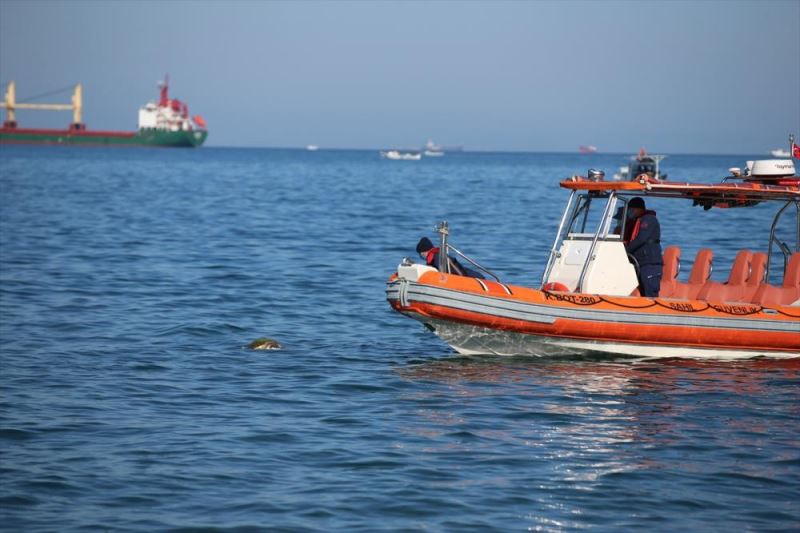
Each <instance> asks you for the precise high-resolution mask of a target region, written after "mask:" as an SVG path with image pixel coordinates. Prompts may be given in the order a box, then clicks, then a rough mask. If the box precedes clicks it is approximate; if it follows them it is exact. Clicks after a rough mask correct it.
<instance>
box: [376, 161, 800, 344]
mask: <svg viewBox="0 0 800 533" xmlns="http://www.w3.org/2000/svg"><path fill="white" fill-rule="evenodd" d="M731 172H732V175H731V176H729V177H727V178H725V179H724V180H723V181H722V182H721V183H717V184H701V183H674V182H667V181H665V180H659V179H655V178H652V177H650V176H648V175H645V174H642V175H640V176H636V177H634V178H633V179H632V180H631V181H626V182H620V181H605V179H604V174H603V173H602V172H600V171H593V170H590V171H589V176H588V177H580V176H574V177H572V178H569V179H567V180H564V181H561V182H560V185H561V187H563V188H566V189H569V190H571V191H572V192H571V195H570V197H569V199H568V200H567V204H566V206H565V209H564V212H563V215H562V218H561V222H560V225H559V228H558V232H557V234H556V238H555V241H554V243H553V247H552V248H551V252H550V254H549V258H548V261H547V266H546V268H545V271H544V275H543V277H542V283H541V285H540V286H539V287H538V288H527V287H520V286H516V285H509V284H505V283H502V282H500V280H499V279H497V277H496V276H494V274H491V272H489V271H488V270H486V269H484V268H483V267H481V266H480V265H478V264H477V263H476V262H474V261H473V260H471V259H470V258H468V257H467V256H465V255H464V254H462V253H461V252H460V251H458V250H457V249H456V248H455V247H453V246H452V245H450V244H449V243H448V242H447V240H448V233H449V232H448V228H447V223H446V222H443V223H442V224H440V226H439V228H438V229H439V232H440V234H441V245H440V249H441V250H445V251H446V253H448V254H457V255H459V256H461V258H463V259H466V260H467V261H469V262H470V263H472V264H473V265H474V266H476V267H477V268H479V269H481V270H483V271H484V272H487V273H488V274H490V275H491V276H493V277H495V278H496V281H491V280H489V279H479V278H473V277H465V276H459V275H455V274H452V273H450V272H448V266H447V265H448V261H440V264H441V265H442V267H441V269H440V270H436V269H434V268H432V267H430V266H427V265H421V264H415V263H414V262H412V261H411V260H410V259H408V258H406V259H404V260H403V262H402V263H401V264H400V265H399V266H398V268H397V272H395V273H394V274H393V275H392V276H391V277H390V278H389V280H388V282H387V287H386V296H387V299H388V301H389V303H390V305H391V306H392V307H393V308H394V309H395V310H396V311H398V312H400V313H402V314H404V315H406V316H409V317H411V318H414V319H416V320H419V321H420V322H422V323H423V324H424V325H425V326H426V327H427V328H428V329H429V330H431V331H432V332H434V333H435V334H436V335H438V336H439V337H440V338H441V339H442V340H443V341H445V342H446V343H447V344H449V345H450V346H452V347H453V348H454V349H455V350H456V351H458V352H459V353H462V354H498V355H536V356H552V355H574V354H587V353H598V352H599V353H612V354H622V355H630V356H639V357H695V358H727V359H736V358H750V357H758V356H766V357H774V358H788V357H798V356H800V177H798V176H795V169H794V165H793V163H792V161H791V160H770V161H756V162H749V163H748V167H747V169H746V170H745V171H744V172H742V171H739V169H731ZM634 196H643V197H658V198H672V199H676V200H683V201H687V200H688V201H691V202H693V203H694V205H699V206H702V207H703V208H704V209H711V208H720V207H722V208H733V207H736V208H747V207H750V206H753V205H755V204H758V203H762V202H769V203H771V204H773V205H775V207H776V214H775V217H774V219H773V223H772V227H771V229H770V232H769V240H768V241H767V249H766V250H765V251H756V252H753V251H751V250H741V251H739V252H738V254H737V256H736V259H735V261H734V264H733V267H732V268H731V272H730V276H729V278H728V281H727V283H718V282H714V281H711V280H709V276H710V271H711V262H712V256H713V254H712V252H711V250H708V249H702V250H700V251H699V253H698V254H697V258H696V260H695V262H694V265H693V268H692V271H691V273H690V276H689V279H688V281H687V282H681V281H678V272H679V268H680V267H679V265H680V248H678V247H676V246H669V247H666V248H665V249H664V254H663V255H664V267H663V274H662V282H661V290H660V293H659V296H658V297H655V298H647V297H642V296H639V292H638V280H637V274H636V267H635V265H634V264H632V262H631V260H630V259H629V257H628V255H627V254H626V251H625V246H624V244H623V242H622V238H621V237H620V235H616V234H614V232H613V230H612V228H613V226H614V218H613V215H614V213H615V210H616V209H617V208H618V207H622V208H623V209H627V204H628V201H629V200H630V199H631V198H632V197H634ZM787 215H789V216H791V215H794V217H795V218H796V223H795V224H793V226H794V227H796V228H797V229H796V231H793V233H795V235H793V236H790V237H789V238H788V239H786V238H785V236H784V239H783V240H781V238H779V236H778V235H776V228H777V227H779V221H780V219H781V218H782V217H784V216H787ZM623 218H624V217H623ZM780 227H783V226H780ZM621 233H622V235H624V234H625V233H624V230H623V231H622V232H621ZM787 240H788V241H789V242H792V241H793V242H794V246H793V247H790V246H789V245H787V244H786V242H787ZM780 259H782V260H780ZM781 270H782V271H783V272H782V280H783V282H782V283H781V284H779V285H778V284H770V283H768V282H767V280H770V279H772V278H776V277H777V275H778V272H780V271H781ZM771 271H773V276H772V278H770V272H771Z"/></svg>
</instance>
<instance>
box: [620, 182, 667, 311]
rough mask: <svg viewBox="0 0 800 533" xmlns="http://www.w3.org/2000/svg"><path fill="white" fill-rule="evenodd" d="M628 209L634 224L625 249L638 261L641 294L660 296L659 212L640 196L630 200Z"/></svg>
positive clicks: (661, 263)
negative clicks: (652, 208)
mask: <svg viewBox="0 0 800 533" xmlns="http://www.w3.org/2000/svg"><path fill="white" fill-rule="evenodd" d="M628 212H629V213H630V214H631V220H629V221H628V224H632V225H633V230H632V231H631V238H630V241H629V242H627V243H626V244H625V251H627V252H628V253H629V254H630V255H631V256H633V258H634V259H635V260H636V264H637V266H638V274H639V292H640V293H641V295H642V296H650V297H655V296H658V292H659V290H661V271H662V270H663V267H664V260H663V259H662V257H661V226H660V225H659V223H658V219H657V218H656V212H655V211H650V210H648V209H647V208H646V207H645V204H644V200H643V199H642V198H639V197H638V196H637V197H635V198H632V199H631V201H630V202H628ZM626 233H627V232H626Z"/></svg>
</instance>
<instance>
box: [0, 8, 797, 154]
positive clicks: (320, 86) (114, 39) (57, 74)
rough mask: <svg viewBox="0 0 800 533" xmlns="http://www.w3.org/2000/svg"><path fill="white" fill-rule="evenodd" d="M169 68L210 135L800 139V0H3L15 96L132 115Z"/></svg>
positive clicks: (698, 147) (677, 143)
mask: <svg viewBox="0 0 800 533" xmlns="http://www.w3.org/2000/svg"><path fill="white" fill-rule="evenodd" d="M165 74H169V78H170V92H171V95H172V96H173V97H177V98H180V99H181V100H183V101H186V102H187V103H188V104H189V110H190V112H191V113H192V114H200V115H202V116H203V117H204V119H205V120H206V122H207V124H208V129H209V138H208V141H207V145H209V146H247V147H251V146H252V147H302V146H305V145H307V144H317V145H319V146H320V147H321V148H388V147H419V146H421V145H422V144H423V143H425V141H426V140H427V139H433V140H434V141H435V142H437V143H438V144H442V145H462V146H464V147H465V148H466V149H471V150H498V151H534V152H539V151H556V152H574V151H576V150H577V149H578V146H580V145H587V144H593V145H595V146H597V147H598V149H599V150H600V151H601V152H620V153H634V152H636V151H637V150H638V148H639V147H640V146H645V147H647V148H648V149H649V150H650V151H651V152H664V153H720V154H754V153H765V151H767V150H770V149H773V148H785V147H786V146H787V137H788V134H789V133H794V134H796V135H798V136H800V0H767V1H737V0H728V1H722V2H717V1H703V2H696V1H690V2H683V1H680V0H678V1H640V2H633V1H622V2H612V1H602V0H601V1H592V2H585V1H561V2H549V1H531V2H522V1H519V2H502V1H500V2H480V1H472V2H466V1H442V2H437V1H431V2H416V1H409V2H389V1H386V2H366V1H358V2H344V1H341V2H339V1H331V2H316V1H297V2H280V1H249V2H241V1H238V2H237V1H234V2H216V1H213V0H204V1H198V2H194V1H177V0H173V1H170V2H149V1H126V0H117V1H113V2H100V1H87V2H84V1H58V2H52V1H45V0H39V1H34V2H27V1H23V2H18V1H12V0H0V82H2V84H3V87H4V88H5V84H7V83H8V82H9V81H11V80H14V81H15V82H16V86H17V100H18V101H19V100H23V99H25V98H27V97H31V96H35V95H39V94H42V93H46V92H48V91H52V90H55V89H59V88H63V87H66V86H69V85H72V84H75V83H82V84H83V98H84V122H85V123H86V124H87V127H88V128H89V129H113V130H134V129H135V128H136V126H137V124H136V121H137V111H138V108H139V107H140V106H141V105H143V104H144V103H146V102H147V101H149V100H154V99H155V98H156V97H157V87H156V84H157V82H158V80H160V79H163V77H164V75H165ZM3 92H4V91H3ZM68 100H69V93H64V94H60V95H54V96H51V97H50V98H49V99H44V100H37V101H39V102H47V103H58V102H68ZM17 120H18V122H19V123H20V125H23V126H36V127H42V126H45V127H61V126H66V125H67V124H68V123H69V121H70V120H71V115H70V114H69V113H68V112H42V111H19V112H18V113H17Z"/></svg>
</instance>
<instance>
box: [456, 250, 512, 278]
mask: <svg viewBox="0 0 800 533" xmlns="http://www.w3.org/2000/svg"><path fill="white" fill-rule="evenodd" d="M451 250H452V251H454V252H455V253H457V254H458V255H460V256H461V257H463V258H464V259H466V260H467V261H468V262H470V263H471V264H472V265H473V266H474V267H476V268H477V269H478V270H480V271H481V272H484V273H485V274H489V275H490V276H492V277H493V278H494V279H496V280H497V282H498V283H502V281H500V278H499V277H498V276H497V274H495V273H494V272H492V271H491V270H489V269H488V268H486V267H484V266H483V265H481V264H480V263H478V262H477V261H475V260H474V259H472V258H470V257H469V256H468V255H467V254H465V253H464V252H462V251H461V250H459V249H458V248H456V247H455V246H453V245H452V244H448V245H447V251H448V252H449V251H451Z"/></svg>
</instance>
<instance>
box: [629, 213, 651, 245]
mask: <svg viewBox="0 0 800 533" xmlns="http://www.w3.org/2000/svg"><path fill="white" fill-rule="evenodd" d="M646 215H653V216H655V215H656V212H655V211H651V210H650V209H648V210H647V211H645V212H644V213H642V214H641V216H638V217H636V223H635V224H634V225H633V230H632V231H631V236H630V238H629V239H628V240H627V241H625V242H631V241H632V240H634V239H636V236H637V235H639V225H640V224H641V222H642V218H644V217H645V216H646ZM626 233H627V232H626Z"/></svg>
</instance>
